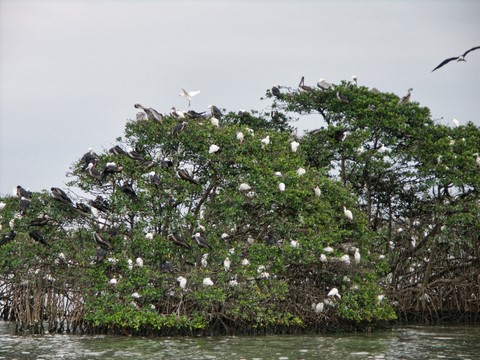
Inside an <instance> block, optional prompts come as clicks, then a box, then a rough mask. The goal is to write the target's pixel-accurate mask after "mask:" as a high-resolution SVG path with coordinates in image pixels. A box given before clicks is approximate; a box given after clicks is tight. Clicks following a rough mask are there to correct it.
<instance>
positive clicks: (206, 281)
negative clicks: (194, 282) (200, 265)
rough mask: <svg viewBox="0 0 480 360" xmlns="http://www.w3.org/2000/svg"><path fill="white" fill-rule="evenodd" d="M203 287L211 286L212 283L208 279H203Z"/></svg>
mask: <svg viewBox="0 0 480 360" xmlns="http://www.w3.org/2000/svg"><path fill="white" fill-rule="evenodd" d="M203 286H213V281H212V279H210V278H208V277H207V278H205V279H203Z"/></svg>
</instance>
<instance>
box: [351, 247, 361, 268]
mask: <svg viewBox="0 0 480 360" xmlns="http://www.w3.org/2000/svg"><path fill="white" fill-rule="evenodd" d="M360 259H361V255H360V251H359V250H358V249H355V254H353V260H355V263H356V264H358V263H359V262H360Z"/></svg>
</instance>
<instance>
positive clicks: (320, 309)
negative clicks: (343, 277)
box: [314, 302, 325, 314]
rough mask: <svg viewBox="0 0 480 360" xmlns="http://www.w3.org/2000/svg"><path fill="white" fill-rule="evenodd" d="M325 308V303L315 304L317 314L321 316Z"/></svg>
mask: <svg viewBox="0 0 480 360" xmlns="http://www.w3.org/2000/svg"><path fill="white" fill-rule="evenodd" d="M324 307H325V304H324V303H323V302H319V303H318V304H315V308H314V310H315V313H316V314H319V313H321V312H322V311H323V308H324Z"/></svg>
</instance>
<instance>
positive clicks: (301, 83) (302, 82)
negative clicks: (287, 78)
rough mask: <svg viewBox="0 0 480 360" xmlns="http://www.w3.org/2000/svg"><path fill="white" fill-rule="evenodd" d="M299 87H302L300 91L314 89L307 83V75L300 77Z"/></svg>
mask: <svg viewBox="0 0 480 360" xmlns="http://www.w3.org/2000/svg"><path fill="white" fill-rule="evenodd" d="M298 88H299V89H300V91H303V92H305V91H306V92H310V91H313V90H314V89H313V88H312V87H311V86H307V85H305V76H302V78H301V79H300V83H299V84H298Z"/></svg>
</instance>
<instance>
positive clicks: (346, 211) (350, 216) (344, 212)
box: [343, 206, 353, 221]
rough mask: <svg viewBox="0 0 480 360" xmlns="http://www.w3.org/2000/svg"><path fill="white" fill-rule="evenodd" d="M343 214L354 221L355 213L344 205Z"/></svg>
mask: <svg viewBox="0 0 480 360" xmlns="http://www.w3.org/2000/svg"><path fill="white" fill-rule="evenodd" d="M343 214H344V215H345V217H346V218H347V219H348V220H350V221H352V220H353V214H352V212H351V211H350V210H348V209H347V208H346V207H345V206H344V207H343Z"/></svg>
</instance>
